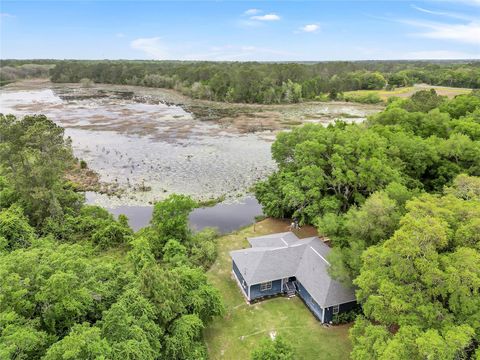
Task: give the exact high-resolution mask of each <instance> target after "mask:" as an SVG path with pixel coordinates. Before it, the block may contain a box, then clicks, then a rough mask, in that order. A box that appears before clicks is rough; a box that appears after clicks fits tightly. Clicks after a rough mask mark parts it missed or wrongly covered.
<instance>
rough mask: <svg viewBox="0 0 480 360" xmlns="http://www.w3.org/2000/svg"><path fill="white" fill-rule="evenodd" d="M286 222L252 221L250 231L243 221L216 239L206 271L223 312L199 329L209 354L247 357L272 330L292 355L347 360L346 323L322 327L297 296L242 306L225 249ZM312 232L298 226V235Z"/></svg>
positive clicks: (281, 228) (282, 226) (278, 228)
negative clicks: (287, 344) (215, 253)
mask: <svg viewBox="0 0 480 360" xmlns="http://www.w3.org/2000/svg"><path fill="white" fill-rule="evenodd" d="M286 227H288V224H287V223H286V222H281V221H276V220H272V219H266V220H263V221H261V222H260V223H258V224H257V225H256V226H255V230H256V231H255V232H254V230H253V226H249V227H247V228H245V229H243V230H241V231H238V232H236V233H233V234H229V235H226V236H223V237H221V238H220V239H219V255H218V258H217V261H216V263H215V264H214V265H213V267H212V268H211V269H210V271H209V272H208V273H207V275H208V278H209V280H210V281H211V282H212V283H213V284H214V285H215V286H216V287H217V288H218V289H219V290H220V291H221V294H222V296H223V301H224V304H225V308H226V313H225V316H224V317H223V318H219V319H216V320H214V321H213V323H212V324H210V325H209V326H208V327H207V329H205V332H204V337H205V341H206V343H207V346H208V350H209V355H210V358H211V359H249V357H250V354H251V352H252V349H253V348H255V346H256V345H257V344H258V342H259V341H260V340H261V339H262V338H265V337H267V336H269V334H270V332H272V331H275V332H276V333H277V334H278V335H281V336H283V337H285V339H287V340H288V341H290V342H291V343H292V345H293V346H294V347H295V349H296V353H297V355H298V359H333V360H334V359H348V354H349V353H350V351H351V343H350V340H349V339H348V329H349V327H348V326H334V327H330V328H326V327H324V326H322V325H321V324H320V322H318V321H317V320H316V319H315V317H314V316H313V315H312V314H311V313H310V311H309V310H308V308H307V307H306V306H305V305H304V303H303V302H302V300H301V299H300V298H298V297H294V298H292V299H287V298H285V297H276V298H272V299H268V300H264V301H260V302H258V303H256V304H254V305H248V304H247V303H246V300H245V298H244V297H243V295H242V293H241V290H240V289H239V287H238V285H237V283H236V281H235V280H234V279H233V277H232V275H231V260H230V257H229V255H228V252H229V251H231V250H234V249H240V248H242V247H248V243H247V241H246V237H250V236H260V235H263V234H268V233H273V232H280V231H286ZM312 231H313V230H312V229H308V228H304V229H302V230H301V233H300V234H299V236H300V237H305V236H311V235H312Z"/></svg>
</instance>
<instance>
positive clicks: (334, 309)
mask: <svg viewBox="0 0 480 360" xmlns="http://www.w3.org/2000/svg"><path fill="white" fill-rule="evenodd" d="M339 312H340V305H335V306H334V307H333V313H334V314H338V313H339Z"/></svg>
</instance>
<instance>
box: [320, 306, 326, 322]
mask: <svg viewBox="0 0 480 360" xmlns="http://www.w3.org/2000/svg"><path fill="white" fill-rule="evenodd" d="M320 309H322V324H323V323H324V322H325V309H324V308H322V307H320Z"/></svg>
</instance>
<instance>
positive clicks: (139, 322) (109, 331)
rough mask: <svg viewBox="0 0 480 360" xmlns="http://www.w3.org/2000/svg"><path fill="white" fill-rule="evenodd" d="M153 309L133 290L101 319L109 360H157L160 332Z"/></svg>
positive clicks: (159, 348)
mask: <svg viewBox="0 0 480 360" xmlns="http://www.w3.org/2000/svg"><path fill="white" fill-rule="evenodd" d="M156 315H157V309H155V307H154V306H153V305H152V304H151V303H150V302H149V301H148V300H147V299H146V298H145V297H144V296H142V294H141V293H140V292H139V291H138V290H137V289H130V290H127V291H126V292H125V293H124V294H123V295H122V296H121V297H120V298H119V299H118V301H117V302H116V303H115V304H113V305H112V306H111V307H110V309H109V310H108V311H106V312H105V313H104V315H103V318H102V321H101V323H100V328H101V334H102V336H103V338H105V339H106V340H107V341H108V343H109V344H110V346H111V349H112V354H111V358H112V359H125V358H127V359H142V360H143V359H145V360H149V359H151V360H154V359H157V358H158V355H159V354H160V351H161V347H162V346H161V339H162V337H163V330H162V328H161V327H160V326H159V325H158V324H157V323H156Z"/></svg>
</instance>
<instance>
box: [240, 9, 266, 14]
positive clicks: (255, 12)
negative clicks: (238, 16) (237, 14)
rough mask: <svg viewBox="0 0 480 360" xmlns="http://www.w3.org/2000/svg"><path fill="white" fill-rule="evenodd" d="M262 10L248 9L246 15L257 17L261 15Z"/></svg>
mask: <svg viewBox="0 0 480 360" xmlns="http://www.w3.org/2000/svg"><path fill="white" fill-rule="evenodd" d="M261 12H262V10H260V9H248V10H247V11H245V12H244V14H245V15H256V14H260V13H261Z"/></svg>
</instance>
